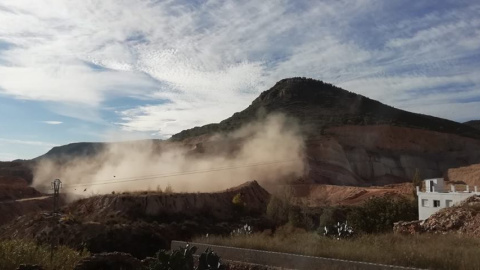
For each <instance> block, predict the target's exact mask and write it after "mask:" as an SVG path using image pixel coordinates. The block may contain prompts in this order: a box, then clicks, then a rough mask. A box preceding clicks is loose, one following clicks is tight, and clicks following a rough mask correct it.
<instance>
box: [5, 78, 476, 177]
mask: <svg viewBox="0 0 480 270" xmlns="http://www.w3.org/2000/svg"><path fill="white" fill-rule="evenodd" d="M272 114H282V115H284V116H286V117H287V120H286V122H288V123H293V122H295V123H298V126H299V127H300V131H299V133H300V134H301V140H303V142H302V145H303V162H304V163H305V170H304V173H303V174H304V175H303V177H301V180H302V182H304V183H313V184H315V183H316V184H332V185H350V186H370V185H386V184H396V183H401V182H409V181H410V179H411V178H412V176H413V175H414V174H415V172H416V171H418V172H419V173H420V176H421V177H422V178H430V177H442V176H444V175H445V174H446V173H447V170H448V169H450V168H455V167H461V166H468V165H471V164H476V163H480V130H478V129H476V128H474V127H472V126H471V124H472V123H471V122H468V123H469V125H466V124H461V123H457V122H454V121H450V120H446V119H441V118H437V117H433V116H428V115H422V114H416V113H411V112H407V111H404V110H400V109H396V108H393V107H391V106H388V105H385V104H382V103H380V102H378V101H375V100H372V99H370V98H367V97H364V96H361V95H358V94H355V93H352V92H349V91H347V90H344V89H341V88H338V87H336V86H334V85H331V84H328V83H325V82H322V81H317V80H313V79H306V78H290V79H284V80H281V81H279V82H277V83H276V84H275V85H274V86H273V87H272V88H271V89H269V90H267V91H264V92H263V93H261V94H260V96H259V97H258V98H256V99H255V100H254V101H253V102H252V104H251V105H250V106H249V107H247V108H246V109H245V110H243V111H241V112H238V113H235V114H234V115H233V116H231V117H230V118H227V119H225V120H223V121H222V122H220V123H217V124H209V125H206V126H202V127H195V128H192V129H188V130H184V131H182V132H180V133H178V134H175V135H173V136H172V138H171V139H169V140H167V141H159V140H146V141H138V142H125V143H110V144H108V143H73V144H69V145H64V146H58V147H55V148H53V149H52V150H50V151H49V152H47V153H46V154H45V155H42V156H40V157H38V158H36V159H34V160H33V161H31V163H30V164H33V165H35V164H36V163H37V162H38V161H40V160H43V159H50V160H54V161H57V162H64V161H68V160H72V159H73V158H78V157H90V156H96V155H99V154H100V153H102V151H103V150H105V149H106V148H108V147H107V146H111V145H116V144H118V145H121V144H124V145H127V146H129V145H130V146H131V145H134V144H142V143H147V142H148V143H149V144H148V145H149V147H150V148H155V149H154V150H153V152H155V153H160V152H162V151H163V150H164V148H168V146H169V145H176V146H181V147H183V149H187V150H188V149H190V150H189V152H188V155H193V156H195V157H196V158H198V159H201V158H202V157H206V156H215V155H217V156H218V155H221V156H223V157H225V156H231V155H232V153H233V152H235V151H237V152H238V149H240V148H241V146H242V145H244V144H245V143H246V142H247V141H248V139H249V137H248V135H241V136H234V137H225V136H223V137H222V136H217V135H218V134H226V133H228V132H232V131H234V130H238V129H239V128H240V127H242V126H246V125H249V124H251V123H253V122H257V123H258V122H261V121H263V120H265V119H266V118H268V117H269V116H270V115H272ZM288 128H289V127H286V129H288ZM182 151H183V150H182ZM271 159H272V160H275V157H271ZM0 165H1V164H0ZM33 165H29V167H28V168H33V167H34V166H33ZM2 173H3V171H2V170H1V168H0V175H1V174H2ZM8 173H9V174H11V170H10V169H9V170H8ZM25 173H26V174H27V175H26V176H25V177H26V178H27V179H26V180H27V182H31V174H32V172H31V170H30V171H28V170H25ZM259 180H261V179H259Z"/></svg>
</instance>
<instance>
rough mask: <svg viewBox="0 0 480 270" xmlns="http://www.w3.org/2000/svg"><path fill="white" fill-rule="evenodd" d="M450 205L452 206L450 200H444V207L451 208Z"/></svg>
mask: <svg viewBox="0 0 480 270" xmlns="http://www.w3.org/2000/svg"><path fill="white" fill-rule="evenodd" d="M452 204H453V202H452V200H446V201H445V205H446V206H447V207H450V206H452Z"/></svg>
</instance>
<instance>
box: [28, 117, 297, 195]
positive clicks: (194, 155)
mask: <svg viewBox="0 0 480 270" xmlns="http://www.w3.org/2000/svg"><path fill="white" fill-rule="evenodd" d="M303 152H304V140H303V137H302V135H301V133H300V129H299V126H298V124H297V123H296V121H294V120H293V119H291V118H287V117H285V116H283V115H278V114H277V115H271V116H268V117H266V118H264V119H263V120H258V121H255V122H253V123H250V124H248V125H245V126H243V127H241V128H239V129H238V130H236V131H233V132H230V133H228V134H225V135H220V134H216V135H213V136H210V137H208V138H205V137H195V138H190V139H186V140H184V141H181V142H171V141H153V140H145V141H131V142H121V143H109V144H106V147H105V148H104V149H103V150H102V151H101V152H100V153H99V154H97V155H95V156H93V157H77V158H69V159H68V160H67V161H65V160H64V161H62V162H58V161H54V160H48V159H44V160H41V161H40V162H39V164H38V166H37V168H36V171H35V173H34V181H33V185H34V186H35V187H37V188H42V187H46V186H49V184H50V182H51V181H52V179H55V178H59V179H61V180H62V182H63V189H64V190H65V191H66V192H69V193H74V194H80V195H92V194H102V193H111V192H124V191H140V190H152V191H155V190H160V189H162V190H163V189H165V187H167V186H169V185H170V186H171V187H172V188H173V189H174V191H176V192H211V191H219V190H222V189H226V188H229V187H233V186H236V185H239V184H242V183H244V182H246V181H250V180H257V181H259V182H261V183H269V182H270V183H272V182H278V181H285V180H292V179H296V178H298V177H301V176H302V175H303V172H304V164H303Z"/></svg>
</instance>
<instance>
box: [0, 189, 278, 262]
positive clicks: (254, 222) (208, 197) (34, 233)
mask: <svg viewBox="0 0 480 270" xmlns="http://www.w3.org/2000/svg"><path fill="white" fill-rule="evenodd" d="M237 194H239V196H240V197H241V201H242V202H243V203H242V204H241V205H234V204H233V203H232V199H233V197H234V196H236V195H237ZM269 197H270V194H269V193H268V192H267V191H265V190H264V189H263V188H262V187H261V186H260V185H258V183H256V182H255V181H253V182H248V183H246V184H243V185H241V186H238V187H236V188H232V189H228V190H226V191H224V192H217V193H190V194H165V193H162V194H155V193H148V194H139V193H131V194H118V195H117V194H116V195H113V194H110V195H105V196H95V197H91V198H87V199H82V200H79V201H77V202H74V203H72V204H70V205H67V206H65V207H64V208H62V210H61V214H59V215H58V216H55V215H52V214H51V213H46V212H43V213H35V214H28V215H24V216H21V217H18V218H16V219H15V220H14V221H12V222H10V223H8V224H6V225H4V226H3V227H1V228H0V238H1V239H10V238H24V239H32V238H33V239H34V240H36V241H37V242H39V243H51V241H54V243H56V244H62V245H67V246H70V247H72V248H75V249H78V250H81V249H84V248H86V249H87V250H89V251H91V252H93V253H98V252H110V251H120V252H127V253H130V254H132V255H133V256H135V257H138V258H144V257H146V256H152V255H154V254H155V252H157V251H158V250H159V249H168V248H169V245H170V242H171V241H172V240H186V241H188V240H189V239H191V238H192V237H193V236H195V235H205V234H207V233H215V234H225V235H228V234H229V233H230V232H231V231H232V230H234V229H237V228H239V227H240V226H242V225H244V224H245V223H248V224H249V225H251V226H253V227H255V228H258V229H266V228H270V226H271V224H270V223H269V222H268V221H267V220H265V219H264V218H263V216H262V213H264V212H265V209H266V206H267V203H268V201H269Z"/></svg>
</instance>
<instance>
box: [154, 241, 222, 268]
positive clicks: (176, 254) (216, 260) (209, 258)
mask: <svg viewBox="0 0 480 270" xmlns="http://www.w3.org/2000/svg"><path fill="white" fill-rule="evenodd" d="M196 251H197V247H195V246H189V245H188V244H187V246H186V247H179V249H177V250H174V251H172V252H167V251H166V250H160V251H159V252H157V254H156V260H155V261H153V262H152V263H151V264H150V267H149V269H150V270H194V269H195V270H224V269H225V266H224V265H222V264H221V263H220V256H218V255H217V254H216V253H215V252H213V251H212V250H211V249H210V248H207V249H206V250H205V251H204V252H203V253H202V254H200V258H199V261H198V267H196V268H194V259H193V254H195V252H196Z"/></svg>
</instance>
